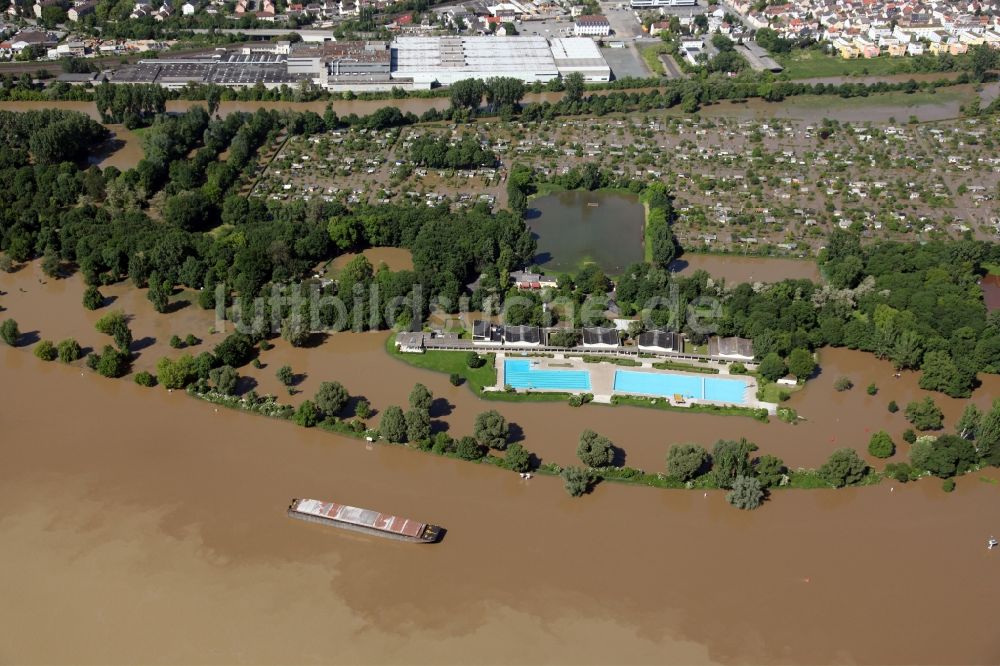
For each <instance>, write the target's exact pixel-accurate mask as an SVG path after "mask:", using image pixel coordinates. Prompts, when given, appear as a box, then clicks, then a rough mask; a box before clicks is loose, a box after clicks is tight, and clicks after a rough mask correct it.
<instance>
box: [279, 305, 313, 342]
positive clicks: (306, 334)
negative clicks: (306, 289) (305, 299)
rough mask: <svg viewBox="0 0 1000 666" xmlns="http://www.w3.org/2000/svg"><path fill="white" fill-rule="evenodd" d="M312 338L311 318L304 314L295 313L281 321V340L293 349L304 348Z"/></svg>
mask: <svg viewBox="0 0 1000 666" xmlns="http://www.w3.org/2000/svg"><path fill="white" fill-rule="evenodd" d="M311 337H312V331H311V330H310V329H309V318H308V316H306V315H305V314H304V313H297V312H293V313H292V314H290V315H289V316H287V317H285V318H284V319H283V320H282V321H281V338H282V339H283V340H286V341H288V344H290V345H291V346H293V347H302V346H304V345H305V344H306V343H307V342H309V339H310V338H311Z"/></svg>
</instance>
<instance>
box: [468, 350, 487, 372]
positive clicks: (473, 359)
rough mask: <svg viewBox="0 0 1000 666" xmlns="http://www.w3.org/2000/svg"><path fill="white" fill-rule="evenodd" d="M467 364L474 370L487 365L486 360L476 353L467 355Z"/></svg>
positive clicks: (471, 352) (472, 352)
mask: <svg viewBox="0 0 1000 666" xmlns="http://www.w3.org/2000/svg"><path fill="white" fill-rule="evenodd" d="M465 364H466V365H467V366H469V367H470V368H472V369H475V368H481V367H483V366H484V365H486V359H485V358H483V357H482V356H480V355H479V354H477V353H476V352H474V351H470V352H469V353H468V354H466V355H465Z"/></svg>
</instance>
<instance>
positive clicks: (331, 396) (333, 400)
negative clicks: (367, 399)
mask: <svg viewBox="0 0 1000 666" xmlns="http://www.w3.org/2000/svg"><path fill="white" fill-rule="evenodd" d="M350 398H351V395H350V394H349V393H348V392H347V389H346V388H344V385H343V384H341V383H340V382H323V383H322V384H320V385H319V390H318V391H316V406H317V407H318V408H319V411H321V412H322V413H323V414H324V415H325V416H331V417H332V416H336V415H337V414H339V413H340V410H342V409H343V408H344V406H345V405H347V401H348V400H350Z"/></svg>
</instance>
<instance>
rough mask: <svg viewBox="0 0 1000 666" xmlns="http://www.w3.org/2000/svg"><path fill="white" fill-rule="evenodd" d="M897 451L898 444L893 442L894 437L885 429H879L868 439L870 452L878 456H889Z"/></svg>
mask: <svg viewBox="0 0 1000 666" xmlns="http://www.w3.org/2000/svg"><path fill="white" fill-rule="evenodd" d="M895 452H896V445H895V444H893V442H892V437H890V436H889V433H887V432H886V431H885V430H879V431H878V432H876V433H874V434H873V435H872V436H871V439H870V440H868V453H870V454H872V455H873V456H875V457H876V458H888V457H890V456H891V455H892V454H893V453H895Z"/></svg>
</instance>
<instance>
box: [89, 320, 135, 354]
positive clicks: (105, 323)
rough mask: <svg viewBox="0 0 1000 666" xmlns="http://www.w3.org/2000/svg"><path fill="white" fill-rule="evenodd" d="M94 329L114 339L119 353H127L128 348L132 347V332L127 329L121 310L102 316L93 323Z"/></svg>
mask: <svg viewBox="0 0 1000 666" xmlns="http://www.w3.org/2000/svg"><path fill="white" fill-rule="evenodd" d="M94 328H96V329H97V330H98V332H100V333H103V334H105V335H110V336H111V337H112V338H114V341H115V345H116V346H117V347H118V349H119V350H120V351H123V352H124V351H128V348H129V347H131V346H132V330H131V329H130V328H129V327H128V319H126V317H125V313H124V312H122V311H121V310H115V311H113V312H109V313H108V314H106V315H104V316H103V317H101V318H100V319H98V320H97V322H95V324H94Z"/></svg>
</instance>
